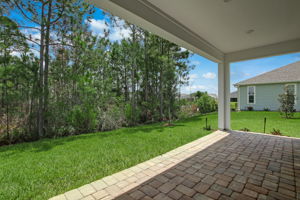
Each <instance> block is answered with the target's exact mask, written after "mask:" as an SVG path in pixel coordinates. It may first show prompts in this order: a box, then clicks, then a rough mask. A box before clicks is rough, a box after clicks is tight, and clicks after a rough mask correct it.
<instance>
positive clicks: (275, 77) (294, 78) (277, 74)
mask: <svg viewBox="0 0 300 200" xmlns="http://www.w3.org/2000/svg"><path fill="white" fill-rule="evenodd" d="M290 82H300V61H298V62H295V63H292V64H289V65H286V66H283V67H280V68H278V69H275V70H272V71H269V72H266V73H263V74H261V75H258V76H255V77H253V78H250V79H247V80H244V81H241V82H238V83H236V84H234V85H235V86H240V85H256V84H268V83H290Z"/></svg>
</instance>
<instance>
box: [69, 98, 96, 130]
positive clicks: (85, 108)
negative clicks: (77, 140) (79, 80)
mask: <svg viewBox="0 0 300 200" xmlns="http://www.w3.org/2000/svg"><path fill="white" fill-rule="evenodd" d="M68 121H69V124H70V125H71V126H72V127H73V129H74V131H75V133H81V132H92V131H94V130H95V129H96V127H97V124H98V122H97V112H95V110H94V108H93V107H92V106H91V105H88V104H84V105H76V106H74V107H73V109H72V110H71V112H70V114H69V116H68ZM68 129H69V127H68V128H67V130H68Z"/></svg>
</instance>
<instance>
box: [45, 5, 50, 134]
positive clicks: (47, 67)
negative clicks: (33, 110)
mask: <svg viewBox="0 0 300 200" xmlns="http://www.w3.org/2000/svg"><path fill="white" fill-rule="evenodd" d="M51 15H52V0H49V4H48V16H47V22H46V35H45V71H44V111H43V112H44V134H47V128H48V117H47V115H48V99H49V85H48V74H49V62H50V59H49V44H50V29H51V24H50V23H51Z"/></svg>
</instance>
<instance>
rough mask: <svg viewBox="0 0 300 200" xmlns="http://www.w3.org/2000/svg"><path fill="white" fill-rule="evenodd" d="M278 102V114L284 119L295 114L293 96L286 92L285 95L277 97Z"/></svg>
mask: <svg viewBox="0 0 300 200" xmlns="http://www.w3.org/2000/svg"><path fill="white" fill-rule="evenodd" d="M278 101H279V102H280V104H281V105H280V108H279V110H280V114H281V115H282V116H284V117H285V118H286V119H289V118H292V117H293V116H294V113H295V108H294V106H295V95H294V94H293V93H292V92H291V91H289V90H287V92H286V93H285V94H281V95H279V98H278Z"/></svg>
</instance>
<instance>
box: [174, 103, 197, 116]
mask: <svg viewBox="0 0 300 200" xmlns="http://www.w3.org/2000/svg"><path fill="white" fill-rule="evenodd" d="M197 112H198V107H197V105H195V104H187V105H182V106H180V111H179V113H178V118H179V119H184V118H188V117H191V116H193V115H194V114H195V113H197Z"/></svg>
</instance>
